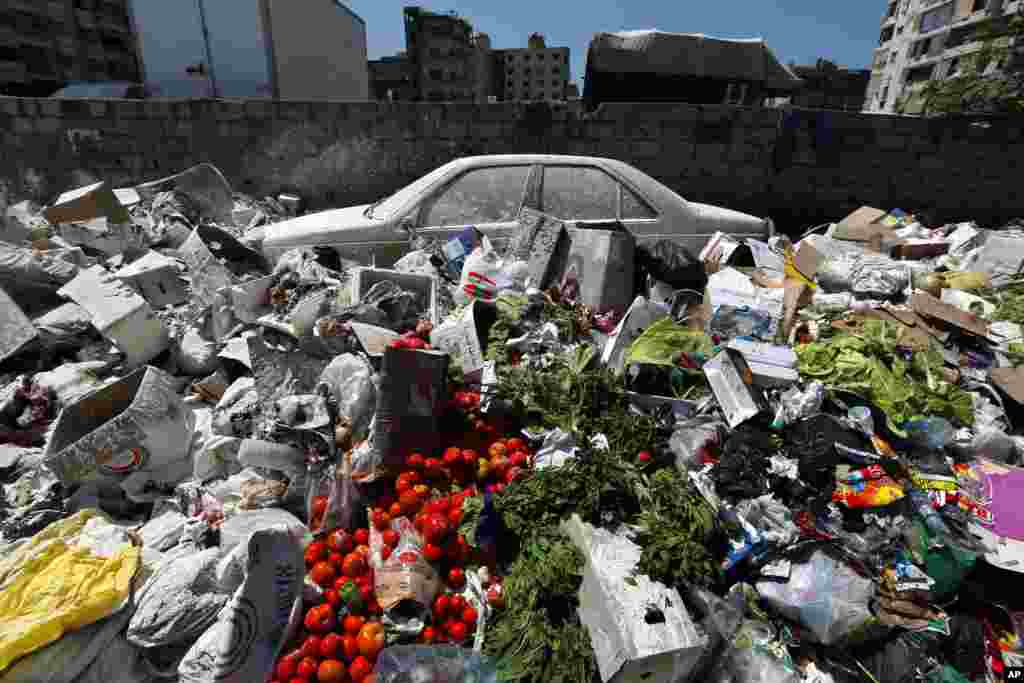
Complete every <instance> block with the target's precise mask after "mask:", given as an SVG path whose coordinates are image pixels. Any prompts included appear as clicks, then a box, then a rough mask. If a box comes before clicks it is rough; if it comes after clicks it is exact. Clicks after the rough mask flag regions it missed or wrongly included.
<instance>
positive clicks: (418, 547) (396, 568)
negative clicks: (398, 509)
mask: <svg viewBox="0 0 1024 683" xmlns="http://www.w3.org/2000/svg"><path fill="white" fill-rule="evenodd" d="M391 524H392V528H393V529H395V530H396V531H398V533H399V540H398V545H397V546H396V547H395V549H394V551H392V553H391V555H390V556H389V557H388V559H387V560H385V561H384V562H383V563H381V565H380V567H379V568H377V569H376V571H374V574H373V578H374V591H375V592H376V594H377V602H379V603H380V606H381V607H382V608H383V609H384V611H385V612H388V611H390V610H393V609H395V608H396V607H398V606H399V605H400V604H401V603H407V602H411V603H413V605H414V608H413V610H412V611H414V612H419V611H421V610H427V609H429V606H430V605H431V604H432V603H433V600H434V596H435V595H437V592H438V590H440V588H441V580H440V578H439V577H438V575H437V571H435V569H434V567H433V565H431V564H430V563H429V562H428V561H427V560H426V558H425V557H423V540H422V539H421V538H420V535H419V533H418V532H417V531H416V529H415V528H413V525H412V522H411V521H410V520H409V519H408V518H407V517H399V518H398V519H396V520H392V522H391Z"/></svg>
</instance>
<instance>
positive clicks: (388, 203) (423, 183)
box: [373, 164, 450, 218]
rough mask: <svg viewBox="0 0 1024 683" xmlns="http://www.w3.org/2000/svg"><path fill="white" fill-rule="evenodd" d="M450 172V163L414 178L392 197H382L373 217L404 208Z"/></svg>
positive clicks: (384, 215) (382, 216)
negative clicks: (416, 178)
mask: <svg viewBox="0 0 1024 683" xmlns="http://www.w3.org/2000/svg"><path fill="white" fill-rule="evenodd" d="M449 172H450V169H449V164H445V165H444V166H439V167H438V168H435V169H434V170H433V171H431V172H430V173H428V174H427V175H425V176H423V177H421V178H420V179H418V180H414V181H413V182H411V183H409V184H408V185H406V186H405V187H403V188H402V189H401V190H399V191H398V192H395V193H394V194H393V195H391V196H390V197H387V198H385V199H382V200H381V201H380V202H379V203H378V204H377V205H376V206H374V208H373V217H374V218H386V217H388V216H390V215H391V214H392V213H394V212H395V211H398V210H400V209H402V208H403V207H405V205H406V204H407V203H409V202H410V201H413V200H414V199H415V198H416V197H418V196H420V195H422V194H423V193H424V192H426V191H427V190H428V189H429V188H430V186H431V185H433V184H434V183H436V182H439V181H440V180H441V179H442V178H443V177H444V176H445V174H446V173H449Z"/></svg>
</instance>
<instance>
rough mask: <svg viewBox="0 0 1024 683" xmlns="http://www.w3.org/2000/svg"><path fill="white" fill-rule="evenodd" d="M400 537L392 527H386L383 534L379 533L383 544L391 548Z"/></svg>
mask: <svg viewBox="0 0 1024 683" xmlns="http://www.w3.org/2000/svg"><path fill="white" fill-rule="evenodd" d="M400 539H401V536H400V535H399V534H398V532H397V531H395V530H394V529H388V530H387V531H385V532H384V533H383V534H381V540H383V541H384V545H386V546H390V547H392V548H394V547H396V546H397V545H398V541H399V540H400Z"/></svg>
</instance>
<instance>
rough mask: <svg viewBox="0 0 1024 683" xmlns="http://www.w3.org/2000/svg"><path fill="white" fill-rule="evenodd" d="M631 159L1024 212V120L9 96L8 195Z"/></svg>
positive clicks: (953, 215)
mask: <svg viewBox="0 0 1024 683" xmlns="http://www.w3.org/2000/svg"><path fill="white" fill-rule="evenodd" d="M529 152H543V153H558V154H563V153H564V154H583V155H593V156H606V157H613V158H618V159H622V160H624V161H626V162H628V163H632V164H634V165H635V166H637V167H638V168H640V169H642V170H644V171H646V172H647V173H649V174H651V175H652V176H654V177H655V178H657V179H659V180H661V181H662V182H664V183H666V184H667V185H668V186H670V187H671V188H673V189H674V190H676V191H677V192H679V193H680V194H681V195H682V196H684V197H686V198H689V199H693V200H696V201H703V202H710V203H715V204H720V205H722V206H726V207H730V208H735V209H739V210H742V211H748V212H750V213H754V214H758V215H766V216H770V217H772V218H773V219H775V221H776V223H777V225H778V226H779V228H780V229H784V230H791V231H792V230H799V229H801V228H805V227H808V226H810V225H813V224H816V223H820V222H824V221H827V220H830V219H836V218H839V217H841V216H843V215H845V213H846V212H848V211H849V210H851V209H853V208H855V207H857V206H859V205H861V204H871V205H874V206H878V207H881V208H892V207H901V208H903V209H906V210H927V211H929V212H931V219H932V220H958V219H969V218H974V219H977V220H979V221H980V222H982V223H983V224H995V223H998V222H999V221H1003V220H1006V219H1009V218H1014V217H1018V216H1024V192H1022V190H1021V185H1020V182H1019V179H1020V177H1021V163H1022V160H1024V123H1022V122H1020V121H1019V120H1018V121H1016V122H1005V123H999V122H997V123H993V124H991V125H990V127H987V128H986V127H979V126H971V125H969V124H968V123H966V122H960V121H925V120H919V119H903V118H896V117H886V116H873V115H865V114H856V113H839V112H829V113H821V112H813V111H802V110H795V111H794V113H793V114H792V115H786V114H785V113H784V112H782V111H780V110H772V109H750V108H743V107H723V106H693V105H677V104H662V105H659V104H643V105H636V104H632V105H630V104H616V105H605V106H604V107H602V108H601V109H599V110H598V111H597V112H595V113H594V114H592V115H584V114H583V111H582V108H581V107H580V105H579V104H578V103H566V104H558V105H553V106H551V107H550V108H549V107H547V106H546V105H525V104H522V103H499V104H430V103H391V104H388V103H377V102H359V103H339V102H330V103H327V102H321V103H307V102H284V101H282V102H274V101H258V100H250V101H244V102H243V101H209V100H193V101H187V100H186V101H157V100H152V101H122V100H108V101H81V100H79V101H75V100H37V99H18V98H0V160H2V161H0V184H2V185H4V186H5V187H0V195H3V194H4V193H5V191H6V192H7V193H8V196H14V197H24V196H32V197H35V198H37V199H39V200H40V201H44V202H47V201H52V200H53V198H54V197H55V196H56V195H57V194H58V193H59V192H60V191H63V190H65V189H68V188H69V187H73V186H77V185H81V184H84V183H86V182H88V181H89V180H90V179H91V178H105V179H108V180H110V181H111V182H113V183H115V184H118V185H121V184H127V183H135V182H139V181H143V180H151V179H156V178H160V177H163V176H165V175H169V174H170V173H173V172H176V171H179V170H181V169H184V168H186V167H188V166H190V165H192V164H195V163H198V162H202V161H210V162H212V163H214V164H216V165H217V166H218V167H220V168H221V170H222V171H223V172H224V173H225V175H226V176H227V177H228V178H229V179H230V180H231V182H232V183H233V184H234V186H235V188H236V189H237V190H239V191H242V192H246V193H251V194H262V193H270V192H277V191H281V190H291V191H297V192H299V193H300V194H302V195H303V196H304V197H306V198H307V199H309V200H310V201H311V203H312V205H313V206H316V207H329V206H342V205H346V204H354V203H357V202H363V201H372V200H375V199H378V198H380V197H382V196H383V195H385V194H388V193H390V192H392V191H394V190H395V189H397V188H398V187H400V186H402V185H404V184H405V183H407V182H409V181H411V180H413V179H414V178H416V177H418V176H420V175H422V174H424V173H425V172H427V171H429V170H431V169H433V168H435V167H437V166H439V165H440V164H443V163H445V162H447V161H449V160H450V159H452V158H455V157H458V156H464V155H470V154H502V153H529Z"/></svg>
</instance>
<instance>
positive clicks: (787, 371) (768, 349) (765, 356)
mask: <svg viewBox="0 0 1024 683" xmlns="http://www.w3.org/2000/svg"><path fill="white" fill-rule="evenodd" d="M728 347H729V348H731V349H735V350H736V351H739V352H740V353H742V354H743V357H744V358H745V359H746V361H747V364H748V365H749V366H750V371H751V372H752V373H753V374H754V384H756V385H757V386H760V387H777V386H786V385H789V384H792V383H793V382H796V381H797V380H799V379H800V373H799V372H797V371H796V363H797V357H796V352H794V351H793V349H792V348H791V347H789V346H779V345H777V344H766V343H763V342H757V341H751V340H747V339H733V340H731V341H730V342H729V344H728Z"/></svg>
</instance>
